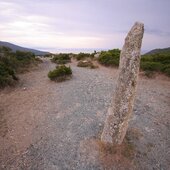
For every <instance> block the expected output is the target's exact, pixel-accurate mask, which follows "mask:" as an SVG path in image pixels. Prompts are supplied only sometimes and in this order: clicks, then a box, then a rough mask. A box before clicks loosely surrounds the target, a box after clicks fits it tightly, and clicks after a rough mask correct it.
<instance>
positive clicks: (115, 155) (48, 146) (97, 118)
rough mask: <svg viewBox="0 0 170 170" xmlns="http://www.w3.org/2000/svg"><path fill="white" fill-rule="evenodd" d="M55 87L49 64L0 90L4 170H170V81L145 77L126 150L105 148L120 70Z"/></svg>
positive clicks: (78, 72)
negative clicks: (106, 125) (105, 125)
mask: <svg viewBox="0 0 170 170" xmlns="http://www.w3.org/2000/svg"><path fill="white" fill-rule="evenodd" d="M71 66H72V69H73V78H72V79H71V80H69V81H66V82H62V83H55V82H51V81H50V80H49V79H48V77H47V73H48V71H49V70H50V69H53V68H54V67H55V65H54V64H52V63H51V62H50V61H49V60H48V59H44V62H43V63H42V64H40V65H39V67H38V68H37V69H35V70H33V71H31V72H28V73H26V74H22V75H20V83H19V85H18V86H17V87H15V88H6V89H4V90H1V91H0V169H5V170H11V169H14V170H20V169H24V170H27V169H31V170H46V169H48V170H53V169H54V170H67V169H69V170H70V169H77V170H87V169H89V170H90V169H95V170H99V169H101V170H102V169H109V170H112V169H113V170H114V169H122V170H125V169H126V170H127V169H135V170H138V169H139V170H153V169H154V170H160V169H161V170H167V169H168V168H169V167H170V81H169V78H167V77H165V76H163V75H158V76H156V78H154V79H147V78H145V77H144V76H142V75H141V76H140V78H139V83H138V91H137V97H136V102H135V107H134V114H133V117H132V118H131V121H130V125H129V130H128V133H127V137H126V140H125V141H124V143H123V145H122V147H118V148H116V147H114V146H109V147H106V146H104V145H103V144H102V143H101V142H100V140H99V139H100V134H101V131H102V128H103V123H104V120H105V116H106V113H107V109H108V107H109V106H110V103H111V99H112V96H113V93H114V89H115V83H116V79H117V69H110V68H104V67H100V68H98V69H86V68H78V67H76V65H75V63H72V64H71Z"/></svg>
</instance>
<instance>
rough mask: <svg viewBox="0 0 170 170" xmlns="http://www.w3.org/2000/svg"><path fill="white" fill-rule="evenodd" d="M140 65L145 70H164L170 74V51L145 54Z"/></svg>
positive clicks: (163, 71)
mask: <svg viewBox="0 0 170 170" xmlns="http://www.w3.org/2000/svg"><path fill="white" fill-rule="evenodd" d="M140 65H141V69H142V70H144V71H152V72H153V71H155V72H162V73H164V74H166V75H167V76H170V71H169V70H170V54H168V53H158V54H151V55H143V56H142V58H141V64H140Z"/></svg>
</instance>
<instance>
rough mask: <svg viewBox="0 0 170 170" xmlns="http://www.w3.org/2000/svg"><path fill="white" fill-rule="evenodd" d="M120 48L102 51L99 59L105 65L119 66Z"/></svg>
mask: <svg viewBox="0 0 170 170" xmlns="http://www.w3.org/2000/svg"><path fill="white" fill-rule="evenodd" d="M119 57H120V50H119V49H113V50H109V51H102V52H101V54H100V56H99V58H98V61H99V63H100V64H103V65H105V66H119Z"/></svg>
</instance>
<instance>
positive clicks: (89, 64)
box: [77, 60, 97, 69]
mask: <svg viewBox="0 0 170 170" xmlns="http://www.w3.org/2000/svg"><path fill="white" fill-rule="evenodd" d="M77 66H78V67H89V68H91V69H94V68H97V66H96V65H94V64H93V63H92V62H91V61H87V60H84V61H79V62H78V64H77Z"/></svg>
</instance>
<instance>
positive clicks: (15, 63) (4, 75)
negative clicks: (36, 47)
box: [0, 46, 37, 88]
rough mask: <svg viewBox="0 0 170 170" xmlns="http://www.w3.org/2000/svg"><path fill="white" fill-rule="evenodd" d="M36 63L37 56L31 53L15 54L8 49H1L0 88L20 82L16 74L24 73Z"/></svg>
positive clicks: (17, 52) (19, 52)
mask: <svg viewBox="0 0 170 170" xmlns="http://www.w3.org/2000/svg"><path fill="white" fill-rule="evenodd" d="M35 62H37V61H36V59H35V55H34V54H33V53H31V52H23V51H16V52H13V51H12V50H11V49H10V48H8V47H3V46H2V47H0V87H1V88H2V87H4V86H6V85H12V84H13V83H15V81H16V80H18V78H17V77H16V73H19V72H23V70H25V69H26V68H27V67H28V66H29V65H30V64H31V63H35Z"/></svg>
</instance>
